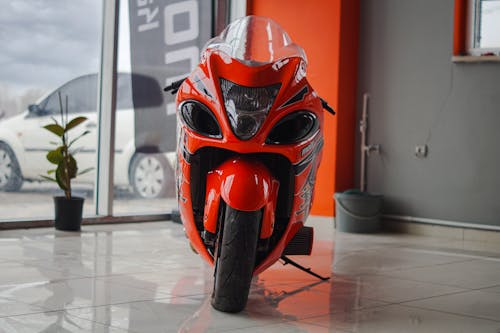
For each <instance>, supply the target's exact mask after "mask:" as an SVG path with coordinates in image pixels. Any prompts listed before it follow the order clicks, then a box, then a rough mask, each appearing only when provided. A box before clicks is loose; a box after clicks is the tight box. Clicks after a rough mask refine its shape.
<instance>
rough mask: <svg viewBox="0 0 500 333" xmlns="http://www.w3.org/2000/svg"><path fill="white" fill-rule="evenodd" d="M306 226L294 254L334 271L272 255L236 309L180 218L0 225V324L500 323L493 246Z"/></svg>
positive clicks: (321, 222)
mask: <svg viewBox="0 0 500 333" xmlns="http://www.w3.org/2000/svg"><path fill="white" fill-rule="evenodd" d="M309 224H310V225H313V226H315V227H316V232H315V235H316V237H317V239H316V242H315V246H314V250H313V256H312V257H296V258H295V259H296V260H297V261H298V262H300V263H302V264H304V265H305V266H308V267H312V268H313V269H314V270H315V271H317V272H318V273H320V274H323V275H331V276H332V279H331V280H330V281H329V282H319V281H318V280H316V279H315V278H313V277H311V276H309V275H307V274H305V273H303V272H300V271H298V270H297V269H295V268H293V267H290V266H282V265H281V264H276V265H274V266H273V267H271V268H270V269H269V270H267V271H266V272H264V273H263V274H261V275H260V276H259V277H257V278H256V279H255V280H254V282H253V286H252V289H251V293H250V298H249V302H248V306H247V308H246V310H245V311H244V312H242V313H240V314H236V315H234V314H225V313H220V312H217V311H215V310H213V309H212V308H211V306H210V291H211V284H212V278H211V269H210V268H209V267H208V266H206V265H205V264H203V263H202V261H201V260H200V258H199V257H198V256H197V255H195V254H194V253H192V252H191V251H190V249H189V246H188V243H187V240H186V239H185V238H184V235H183V231H182V226H180V225H177V224H173V223H170V222H159V223H144V224H122V225H114V226H112V225H102V226H84V227H83V230H82V232H81V233H69V232H56V231H54V230H53V229H50V228H47V229H32V230H16V231H0V332H141V333H143V332H222V331H236V332H370V333H371V332H439V333H445V332H493V333H499V332H500V244H495V243H489V244H484V243H479V242H477V243H476V242H471V241H467V242H461V241H457V240H446V239H443V238H429V237H422V236H409V235H400V234H399V235H398V234H376V235H355V234H345V233H340V232H337V233H336V232H334V230H333V227H332V221H331V219H327V218H312V219H310V221H309Z"/></svg>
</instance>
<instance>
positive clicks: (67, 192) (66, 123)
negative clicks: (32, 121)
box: [42, 93, 92, 231]
mask: <svg viewBox="0 0 500 333" xmlns="http://www.w3.org/2000/svg"><path fill="white" fill-rule="evenodd" d="M59 110H60V116H61V121H60V122H59V121H57V119H55V118H54V117H52V120H53V123H51V124H48V125H45V126H43V128H45V129H46V130H48V131H49V132H51V133H53V134H54V135H56V136H57V137H58V138H59V141H58V142H51V144H53V145H55V146H56V148H55V149H53V150H51V151H49V152H48V153H47V160H48V161H49V162H50V163H52V164H55V165H56V168H55V169H51V170H48V171H47V174H48V175H49V176H45V175H42V177H43V178H44V179H46V180H49V181H53V182H56V183H57V184H58V185H59V188H61V190H63V191H64V196H55V197H54V205H55V219H54V226H55V228H56V229H58V230H66V231H78V230H80V227H81V222H82V211H83V202H84V198H81V197H75V196H73V195H72V193H71V180H72V179H74V178H76V176H77V175H81V174H83V173H86V172H89V171H90V170H92V168H88V169H85V170H83V171H80V172H78V166H77V162H76V159H75V158H74V154H75V153H76V151H74V150H73V149H72V146H73V145H74V144H75V142H76V141H77V140H78V139H80V138H81V137H83V136H85V135H87V134H89V133H90V131H84V132H83V133H81V134H80V135H78V136H77V137H76V138H74V139H72V140H70V138H69V135H68V132H69V131H70V130H72V129H74V128H75V127H77V126H78V125H80V124H81V123H83V122H84V121H86V120H87V118H86V117H76V118H73V119H71V120H69V119H68V96H66V98H65V108H63V102H62V98H61V93H59Z"/></svg>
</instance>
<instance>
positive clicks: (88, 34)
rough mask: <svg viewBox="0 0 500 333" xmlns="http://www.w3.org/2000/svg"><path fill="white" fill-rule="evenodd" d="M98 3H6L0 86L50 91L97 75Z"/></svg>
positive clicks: (0, 19)
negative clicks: (79, 76)
mask: <svg viewBox="0 0 500 333" xmlns="http://www.w3.org/2000/svg"><path fill="white" fill-rule="evenodd" d="M101 12H102V1H101V0H85V1H74V0H71V1H68V0H9V1H2V8H1V10H0V45H1V47H0V50H1V51H0V82H1V83H4V84H8V85H9V86H10V87H11V88H12V89H14V90H15V91H17V92H19V93H22V91H23V90H25V89H27V88H30V87H34V88H43V89H52V88H55V87H56V86H58V85H59V84H61V83H64V82H66V81H67V80H69V79H71V78H74V77H75V76H78V75H81V74H85V73H89V72H97V70H98V66H99V52H100V40H101V36H100V35H101Z"/></svg>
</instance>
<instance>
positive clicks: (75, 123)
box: [65, 117, 87, 132]
mask: <svg viewBox="0 0 500 333" xmlns="http://www.w3.org/2000/svg"><path fill="white" fill-rule="evenodd" d="M85 120H87V117H76V118H74V119H71V121H70V122H69V123H68V124H67V125H66V129H65V131H66V132H67V131H69V130H70V129H72V128H75V127H76V126H78V125H80V124H81V123H83V122H84V121H85Z"/></svg>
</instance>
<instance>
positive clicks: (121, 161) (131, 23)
mask: <svg viewBox="0 0 500 333" xmlns="http://www.w3.org/2000/svg"><path fill="white" fill-rule="evenodd" d="M129 5H130V6H132V7H133V8H129ZM119 15H120V20H119V25H120V27H119V35H118V59H117V61H118V72H119V75H118V82H117V109H118V112H117V113H116V127H115V152H116V153H115V159H114V163H115V167H114V184H115V187H114V201H113V213H114V214H115V215H131V214H148V213H165V212H169V211H170V210H171V209H172V208H175V207H177V201H176V198H175V173H174V169H175V145H176V139H175V136H176V126H177V125H176V115H175V101H174V97H175V96H173V95H170V94H165V93H164V92H163V91H162V88H163V87H164V86H166V85H167V84H169V83H170V82H172V81H175V80H178V79H180V78H182V77H186V76H187V75H189V73H190V72H191V71H192V70H193V68H194V67H195V66H196V65H197V64H198V61H199V54H200V50H201V48H202V47H203V45H204V44H205V43H206V41H208V39H210V38H211V31H212V2H211V1H205V0H187V1H178V0H165V1H162V2H153V1H149V2H148V1H121V2H120V13H119Z"/></svg>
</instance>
